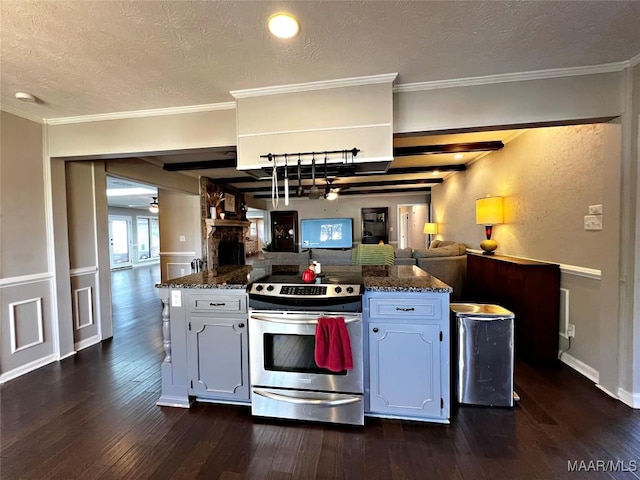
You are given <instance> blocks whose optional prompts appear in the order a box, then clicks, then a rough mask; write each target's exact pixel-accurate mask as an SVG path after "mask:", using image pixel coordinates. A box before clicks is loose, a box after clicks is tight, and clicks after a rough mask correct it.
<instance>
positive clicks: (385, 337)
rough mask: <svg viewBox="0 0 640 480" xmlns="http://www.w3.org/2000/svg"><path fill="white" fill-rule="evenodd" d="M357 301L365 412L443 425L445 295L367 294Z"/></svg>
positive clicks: (446, 408)
mask: <svg viewBox="0 0 640 480" xmlns="http://www.w3.org/2000/svg"><path fill="white" fill-rule="evenodd" d="M363 301H364V318H365V325H366V328H367V331H368V335H367V336H366V338H367V340H368V342H367V345H366V347H367V348H366V357H367V360H368V363H369V369H368V378H366V379H365V383H366V385H365V391H366V396H367V400H368V402H367V403H366V406H367V413H368V414H369V415H373V416H382V417H395V418H407V419H414V420H423V421H431V422H439V423H448V421H449V414H450V372H449V368H450V367H449V343H450V335H449V294H446V293H436V292H367V293H366V294H365V296H364V300H363Z"/></svg>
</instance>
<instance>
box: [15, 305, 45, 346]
mask: <svg viewBox="0 0 640 480" xmlns="http://www.w3.org/2000/svg"><path fill="white" fill-rule="evenodd" d="M43 322H44V320H43V317H42V297H37V298H29V299H26V300H21V301H19V302H13V303H10V304H9V330H10V332H11V353H12V354H13V353H16V352H19V351H20V350H24V349H27V348H30V347H35V346H36V345H40V344H42V343H44V323H43Z"/></svg>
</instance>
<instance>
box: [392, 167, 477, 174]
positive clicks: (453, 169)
mask: <svg viewBox="0 0 640 480" xmlns="http://www.w3.org/2000/svg"><path fill="white" fill-rule="evenodd" d="M466 169H467V166H466V165H432V166H430V167H398V168H390V169H389V170H387V173H386V174H387V175H402V174H404V173H427V172H435V171H438V172H463V171H465V170H466Z"/></svg>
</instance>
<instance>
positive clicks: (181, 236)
mask: <svg viewBox="0 0 640 480" xmlns="http://www.w3.org/2000/svg"><path fill="white" fill-rule="evenodd" d="M179 240H180V241H181V242H186V241H187V237H185V236H184V235H180V238H179Z"/></svg>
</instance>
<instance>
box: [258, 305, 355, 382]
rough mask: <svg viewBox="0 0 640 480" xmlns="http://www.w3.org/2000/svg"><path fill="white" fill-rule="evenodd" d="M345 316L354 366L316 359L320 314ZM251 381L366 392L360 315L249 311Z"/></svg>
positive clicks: (322, 314)
mask: <svg viewBox="0 0 640 480" xmlns="http://www.w3.org/2000/svg"><path fill="white" fill-rule="evenodd" d="M321 316H325V317H330V316H341V317H343V318H344V320H345V324H346V326H347V330H348V332H349V339H350V341H351V350H352V355H353V369H352V370H343V371H342V372H332V371H330V370H326V369H323V368H320V367H318V365H317V364H316V362H315V360H314V350H315V332H316V325H317V323H318V317H321ZM249 345H250V353H251V354H250V365H251V369H250V371H251V385H252V386H258V387H275V388H289V389H296V390H312V391H319V392H331V393H354V394H362V393H363V391H364V387H363V383H364V381H363V374H362V372H363V370H362V363H363V357H362V347H363V344H362V314H361V313H345V312H341V313H331V312H314V313H309V312H299V311H293V312H289V311H287V312H277V311H271V310H250V311H249Z"/></svg>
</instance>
